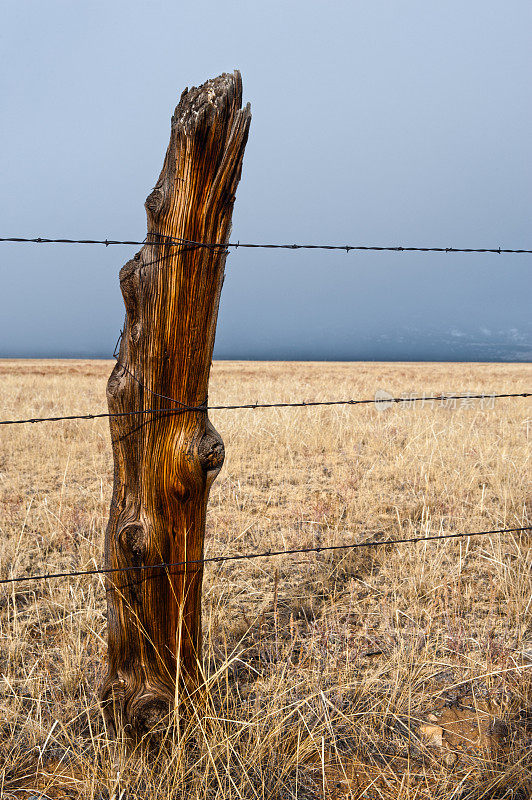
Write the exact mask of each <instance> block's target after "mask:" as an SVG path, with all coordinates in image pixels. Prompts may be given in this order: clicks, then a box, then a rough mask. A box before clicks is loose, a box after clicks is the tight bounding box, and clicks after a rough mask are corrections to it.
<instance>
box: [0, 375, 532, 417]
mask: <svg viewBox="0 0 532 800" xmlns="http://www.w3.org/2000/svg"><path fill="white" fill-rule="evenodd" d="M140 385H141V386H143V384H140ZM505 397H532V392H518V393H512V394H441V395H431V396H428V397H427V396H426V395H423V396H420V397H412V396H408V397H385V398H382V399H381V398H380V397H374V398H372V399H365V400H355V399H353V400H309V401H306V400H301V401H299V402H296V403H245V404H243V405H213V406H209V405H204V404H202V405H200V406H189V405H186V403H182V402H181V401H180V400H173V399H172V398H168V399H170V400H172V402H175V403H179V404H180V406H179V408H146V409H141V410H139V411H117V412H112V413H111V412H105V413H101V414H100V413H98V414H71V415H68V416H62V417H29V418H27V419H4V420H0V425H26V424H34V423H36V422H61V421H62V420H89V419H102V418H106V417H132V416H135V415H141V414H163V415H165V416H169V415H176V414H184V413H186V412H190V411H197V412H202V413H206V412H207V411H236V410H238V409H242V410H244V409H251V410H254V409H257V408H313V407H315V406H356V405H365V404H369V403H373V404H374V405H375V406H377V408H378V407H379V406H384V405H386V404H387V403H405V404H409V405H410V404H413V403H418V402H419V403H422V404H425V403H434V402H438V401H439V402H446V401H448V400H466V401H467V400H490V401H491V400H495V399H498V398H505Z"/></svg>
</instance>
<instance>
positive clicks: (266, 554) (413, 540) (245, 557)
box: [0, 525, 532, 584]
mask: <svg viewBox="0 0 532 800" xmlns="http://www.w3.org/2000/svg"><path fill="white" fill-rule="evenodd" d="M531 530H532V525H527V526H525V527H521V528H498V529H495V530H490V531H475V532H473V533H446V534H440V535H437V534H435V535H434V536H420V537H415V536H414V537H408V538H402V539H381V540H371V541H365V542H354V543H353V542H352V543H350V544H337V545H327V546H325V547H322V546H316V547H297V548H293V549H291V550H264V551H262V552H260V553H245V554H242V555H241V554H235V555H231V556H208V557H207V558H198V559H194V560H190V561H189V560H187V561H173V562H170V563H164V562H163V563H160V564H140V565H137V566H129V567H102V568H101V569H85V570H75V571H74V572H48V573H45V574H42V575H19V576H17V577H15V578H3V579H2V580H0V584H7V583H22V582H23V581H44V580H51V579H52V578H74V577H80V576H82V575H108V574H112V573H115V572H142V571H145V570H149V569H156V570H157V569H169V568H170V567H188V566H191V565H199V564H220V563H223V562H226V561H251V560H253V559H256V558H271V557H274V556H288V555H300V554H303V553H324V552H330V551H333V550H355V549H357V548H359V547H384V546H387V545H399V544H418V543H419V542H434V541H442V540H444V539H463V538H466V537H471V536H494V535H495V534H498V533H524V532H525V531H531ZM374 535H375V534H374Z"/></svg>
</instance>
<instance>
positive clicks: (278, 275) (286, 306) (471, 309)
mask: <svg viewBox="0 0 532 800" xmlns="http://www.w3.org/2000/svg"><path fill="white" fill-rule="evenodd" d="M3 23H4V24H3V26H2V33H1V34H0V35H1V36H2V45H3V46H2V49H1V51H0V52H1V53H2V58H3V64H4V69H3V70H2V71H1V72H0V75H1V77H0V81H1V86H2V99H3V112H4V124H3V126H2V129H1V130H0V143H1V146H0V162H1V169H2V176H3V193H2V200H1V201H0V203H1V215H0V219H1V223H0V236H29V237H34V236H42V237H47V236H48V237H52V238H55V237H62V236H64V237H69V238H102V239H105V238H116V239H128V238H133V239H139V240H140V239H142V238H143V237H144V235H145V231H146V221H145V212H144V207H143V204H144V200H145V198H146V196H147V195H148V194H149V192H150V191H151V189H152V187H153V185H154V183H155V181H156V179H157V177H158V174H159V171H160V169H161V166H162V163H163V158H164V154H165V151H166V147H167V144H168V138H169V129H170V118H171V115H172V113H173V110H174V107H175V105H176V103H177V101H178V99H179V96H180V94H181V92H182V90H183V89H184V88H185V87H186V86H192V85H199V84H200V83H202V82H203V81H205V80H206V79H208V78H209V77H213V76H215V75H217V74H220V73H221V72H223V71H230V70H232V69H233V68H235V67H236V68H238V69H240V70H241V73H242V78H243V87H244V101H245V102H247V101H250V102H251V108H252V114H253V119H252V123H251V131H250V138H249V142H248V146H247V149H246V153H245V157H244V165H243V172H242V180H241V183H240V186H239V187H238V190H237V196H236V203H235V210H234V216H233V232H232V236H231V239H232V241H237V240H240V241H248V242H280V243H282V242H288V243H291V242H302V243H315V244H322V243H325V244H329V243H330V244H340V245H343V244H350V245H391V246H395V245H402V246H408V245H416V246H442V247H509V248H527V249H528V248H530V247H531V244H532V242H531V238H530V208H531V206H532V159H531V158H530V144H529V138H530V137H529V136H528V131H529V130H530V125H531V121H532V120H531V118H532V110H531V107H530V104H529V103H527V102H525V100H524V98H526V97H527V96H528V83H529V75H530V72H531V67H532V51H531V49H530V44H529V40H530V31H531V30H532V6H530V4H527V3H525V2H524V0H516V2H515V3H513V4H512V6H511V8H509V7H508V6H503V5H502V4H500V3H498V2H495V0H486V1H483V2H480V0H472V2H470V3H467V4H465V5H464V4H463V3H459V2H458V1H457V0H451V1H450V2H449V3H446V4H426V3H423V2H422V0H406V2H404V3H401V4H400V6H398V5H395V4H391V3H389V2H388V1H387V0H375V2H373V3H371V4H353V3H352V2H348V1H347V0H335V3H334V6H333V8H332V9H331V7H330V6H325V5H321V4H316V5H315V6H312V5H311V6H309V5H308V4H306V3H303V2H302V0H294V2H293V3H291V4H288V5H287V4H285V3H281V2H280V1H279V0H272V2H271V3H269V4H268V5H267V6H257V5H255V4H249V5H248V4H246V5H243V4H241V3H238V2H236V0H229V2H228V3H227V4H225V5H224V7H223V11H222V10H221V9H220V7H219V5H218V4H216V3H214V2H213V0H198V2H197V3H196V4H194V7H186V8H182V7H177V6H176V7H174V6H170V5H169V4H167V3H165V2H161V0H154V2H153V3H151V4H149V5H146V4H145V3H142V2H140V0H129V1H128V2H127V3H126V2H125V0H116V2H114V3H112V4H108V3H104V2H103V0H93V2H91V3H90V4H72V3H68V2H66V0H49V2H47V3H46V4H40V5H39V4H37V5H35V4H32V5H31V8H30V6H27V5H26V4H21V3H16V2H14V0H8V2H7V3H6V4H5V9H4V14H3ZM194 31H201V44H200V45H198V41H197V37H196V36H194V35H192V34H193V32H194ZM155 56H156V57H155ZM135 250H136V248H135V247H119V246H116V247H109V248H105V247H99V246H98V247H97V246H89V245H86V246H81V245H79V246H74V245H72V246H70V245H51V244H50V245H48V244H47V245H44V244H43V245H39V244H5V243H0V262H1V263H0V268H1V270H2V287H3V292H2V302H1V314H0V357H41V356H47V357H57V356H61V355H63V356H64V355H69V356H71V357H88V356H97V357H106V356H110V355H111V353H112V352H113V348H114V345H115V342H116V339H117V336H118V333H119V331H120V328H121V327H122V325H123V318H124V308H123V303H122V298H121V295H120V291H119V286H118V272H119V269H120V267H121V266H122V265H123V264H124V263H125V262H126V261H127V260H128V259H129V258H131V256H132V255H133V254H134V252H135ZM531 272H532V256H530V255H509V254H507V255H498V254H465V253H455V254H445V253H393V252H380V253H377V252H365V253H361V252H350V253H349V254H346V253H345V252H344V253H341V252H318V251H286V250H284V251H271V250H242V249H239V250H237V251H232V252H231V253H230V255H229V257H228V259H227V264H226V280H225V284H224V288H223V292H222V299H221V306H220V314H219V321H218V330H217V338H216V346H215V358H221V359H235V360H238V359H242V358H247V359H250V360H335V361H338V360H350V361H351V360H379V361H397V360H401V361H420V360H430V361H434V360H437V361H480V362H492V361H500V360H502V361H518V362H527V361H530V360H532V323H531V322H530V317H531V315H530V299H529V298H530V296H531V288H532V287H531Z"/></svg>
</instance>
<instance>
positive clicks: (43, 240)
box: [0, 233, 532, 255]
mask: <svg viewBox="0 0 532 800" xmlns="http://www.w3.org/2000/svg"><path fill="white" fill-rule="evenodd" d="M148 236H154V237H156V238H155V240H154V241H149V240H148V237H146V239H143V240H142V241H139V240H135V239H66V238H61V239H51V238H48V237H43V236H37V237H34V238H29V237H28V238H26V237H22V236H5V237H0V242H12V243H21V242H27V243H32V244H101V245H105V247H109V246H110V245H144V244H167V245H170V246H179V247H182V246H183V245H185V246H187V245H188V246H192V247H205V248H208V249H210V250H218V249H225V248H228V247H232V248H234V249H235V250H237V249H238V248H239V247H244V248H254V249H266V250H340V251H342V250H343V251H344V252H346V253H350V252H351V251H359V252H361V251H362V252H365V251H376V252H392V253H495V254H497V255H503V254H507V253H521V254H523V253H525V254H530V253H532V249H531V250H527V249H523V248H506V247H420V246H411V247H410V246H405V245H353V244H266V243H255V242H240V241H238V242H226V243H222V242H212V243H209V242H196V241H194V240H192V239H180V238H178V237H171V236H163V235H162V234H153V233H151V234H148Z"/></svg>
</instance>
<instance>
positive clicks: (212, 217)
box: [102, 72, 251, 736]
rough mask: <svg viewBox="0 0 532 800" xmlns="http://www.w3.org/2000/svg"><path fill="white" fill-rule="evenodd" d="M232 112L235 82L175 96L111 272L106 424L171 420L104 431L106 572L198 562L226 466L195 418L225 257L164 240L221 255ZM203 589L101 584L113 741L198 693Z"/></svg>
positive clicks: (173, 583)
mask: <svg viewBox="0 0 532 800" xmlns="http://www.w3.org/2000/svg"><path fill="white" fill-rule="evenodd" d="M241 106H242V84H241V79H240V74H239V73H238V72H235V73H234V74H223V75H221V76H220V77H218V78H214V79H212V80H209V81H207V82H206V83H205V84H203V86H200V87H199V88H197V89H196V88H193V89H191V90H190V91H189V90H185V91H184V92H183V94H182V96H181V99H180V101H179V104H178V106H177V108H176V110H175V113H174V116H173V117H172V128H171V135H170V144H169V146H168V150H167V153H166V157H165V160H164V164H163V168H162V171H161V174H160V176H159V180H158V181H157V184H156V186H155V188H154V190H153V191H152V192H151V194H150V195H149V197H148V198H147V200H146V203H145V207H146V215H147V219H148V237H147V242H148V243H147V244H145V245H144V246H143V247H142V249H141V250H140V252H139V253H137V254H136V255H135V257H134V258H133V259H132V260H131V261H129V262H128V263H127V264H126V265H125V266H124V267H122V270H121V271H120V286H121V290H122V294H123V297H124V304H125V307H126V320H125V328H124V332H123V336H122V340H121V345H120V354H119V356H118V360H117V364H116V366H115V368H114V369H113V371H112V373H111V376H110V378H109V382H108V386H107V397H108V404H109V410H110V412H111V413H114V412H124V411H127V412H129V411H146V410H148V409H168V408H172V409H174V408H175V410H176V411H175V413H168V412H163V411H161V413H159V414H157V413H145V414H138V415H135V416H123V417H113V418H111V436H112V441H113V458H114V488H113V498H112V502H111V510H110V517H109V524H108V527H107V532H106V537H105V561H106V566H107V567H109V568H114V567H127V566H139V565H147V566H149V565H154V564H160V563H161V562H165V563H171V562H176V561H177V562H182V561H185V560H189V561H197V560H198V559H201V558H202V557H203V539H204V532H205V514H206V505H207V497H208V493H209V489H210V486H211V484H212V482H213V480H214V478H215V477H216V475H217V474H218V472H219V470H220V468H221V465H222V462H223V458H224V449H223V443H222V440H221V438H220V436H219V435H218V433H217V432H216V430H215V429H214V428H213V426H212V425H211V424H210V422H209V420H208V417H207V413H206V411H205V410H203V409H202V408H201V407H202V406H204V405H205V404H206V401H207V387H208V379H209V371H210V365H211V359H212V351H213V346H214V335H215V329H216V318H217V313H218V303H219V298H220V291H221V288H222V283H223V273H224V264H225V259H226V250H225V248H220V247H219V248H205V247H193V246H186V245H185V246H176V245H175V244H170V243H169V242H168V240H167V237H177V238H178V239H186V240H192V241H194V242H203V243H214V242H216V243H220V242H221V243H225V242H227V241H228V237H229V232H230V227H231V215H232V210H233V203H234V200H235V192H236V187H237V184H238V181H239V179H240V173H241V168H242V159H243V155H244V148H245V145H246V141H247V136H248V130H249V124H250V120H251V112H250V109H249V106H247V107H246V108H244V109H242V107H241ZM165 239H166V242H165ZM188 407H192V408H193V409H199V410H187V408H188ZM202 578H203V568H202V565H201V564H191V565H190V566H186V567H173V568H169V569H167V570H163V569H153V570H150V569H145V570H141V571H131V572H118V573H113V574H111V575H109V576H108V592H107V608H108V673H107V676H106V678H105V682H104V685H103V688H102V698H103V701H104V707H105V709H106V715H107V719H108V721H109V723H110V724H111V726H113V727H114V728H115V729H117V727H118V726H119V725H122V724H123V725H124V726H125V728H126V730H127V731H128V732H129V733H130V734H133V735H136V736H139V735H142V734H143V733H144V732H146V731H147V730H149V729H150V728H152V727H153V725H154V724H156V722H157V721H158V720H159V719H161V717H162V716H164V715H166V714H168V712H169V709H171V708H172V706H173V703H174V701H175V696H176V685H177V687H178V688H179V689H180V690H181V689H182V690H183V692H184V693H185V694H187V695H188V696H189V697H190V694H191V693H193V692H194V691H195V690H196V689H197V688H198V685H199V682H200V675H199V670H198V667H199V659H200V658H201V586H202ZM176 676H177V677H176ZM176 680H177V684H176Z"/></svg>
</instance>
